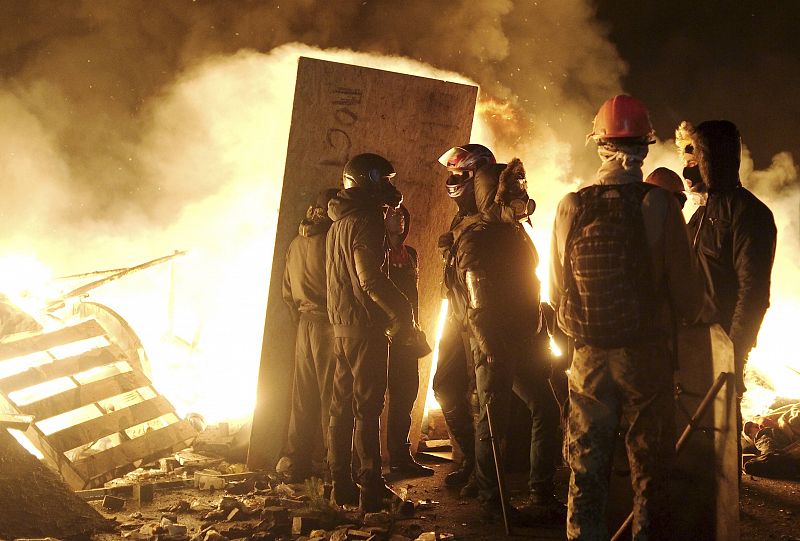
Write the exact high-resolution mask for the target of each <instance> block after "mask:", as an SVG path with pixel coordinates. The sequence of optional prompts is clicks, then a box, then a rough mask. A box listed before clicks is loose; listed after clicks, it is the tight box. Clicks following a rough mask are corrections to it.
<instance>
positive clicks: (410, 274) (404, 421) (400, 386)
mask: <svg viewBox="0 0 800 541" xmlns="http://www.w3.org/2000/svg"><path fill="white" fill-rule="evenodd" d="M385 223H386V238H387V240H388V247H389V254H388V258H387V272H388V274H389V279H390V280H391V281H392V283H394V285H396V286H397V289H399V290H400V291H401V292H402V293H403V295H405V296H406V298H407V299H408V300H409V302H410V303H411V309H412V311H413V314H414V319H415V320H417V319H418V317H419V290H418V289H417V282H418V281H419V258H418V257H417V251H416V250H415V249H414V248H412V247H411V246H409V245H407V244H405V240H406V238H407V237H408V231H409V227H410V226H411V214H410V213H409V212H408V209H407V208H406V207H405V206H403V205H400V208H398V209H393V208H391V207H390V208H388V209H387V210H386V218H385ZM417 355H418V352H417V351H416V348H414V347H413V346H410V345H407V344H399V343H394V342H393V343H391V344H390V345H389V376H388V378H389V380H388V388H389V393H388V397H389V412H388V419H387V423H386V443H387V446H388V448H389V469H390V470H391V471H392V472H394V473H399V474H401V475H405V476H410V477H422V476H429V475H433V474H434V471H433V469H432V468H428V467H427V466H423V465H422V464H420V463H418V462H417V461H416V460H414V457H413V456H411V443H410V442H409V441H408V432H409V429H410V428H411V410H412V409H413V407H414V400H415V399H416V398H417V393H418V391H419V357H418V356H417Z"/></svg>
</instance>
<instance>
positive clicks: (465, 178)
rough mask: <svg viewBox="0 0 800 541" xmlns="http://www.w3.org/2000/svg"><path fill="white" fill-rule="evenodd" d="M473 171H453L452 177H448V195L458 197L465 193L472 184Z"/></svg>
mask: <svg viewBox="0 0 800 541" xmlns="http://www.w3.org/2000/svg"><path fill="white" fill-rule="evenodd" d="M472 180H473V172H472V171H462V172H461V173H458V174H456V173H451V174H450V178H448V179H447V184H446V185H445V187H446V188H447V195H448V196H450V197H452V198H456V197H461V196H462V195H464V192H465V191H466V190H467V188H468V187H469V186H470V184H472Z"/></svg>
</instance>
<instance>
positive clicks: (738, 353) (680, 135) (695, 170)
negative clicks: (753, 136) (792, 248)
mask: <svg viewBox="0 0 800 541" xmlns="http://www.w3.org/2000/svg"><path fill="white" fill-rule="evenodd" d="M681 142H682V143H683V144H681ZM676 143H678V145H679V151H680V153H681V155H682V157H683V160H684V164H685V165H686V167H685V168H684V170H683V171H684V173H683V176H684V177H685V178H686V179H687V180H688V182H689V183H691V185H692V189H693V190H694V191H698V192H702V193H704V194H705V197H704V199H705V204H703V205H701V206H700V207H699V208H698V209H697V210H696V211H695V213H694V215H693V216H692V218H691V219H690V220H689V233H690V235H691V239H692V246H693V248H694V251H695V254H696V256H697V258H698V261H699V263H700V268H701V269H702V270H703V272H704V273H705V277H706V291H707V293H708V297H710V299H711V300H712V301H713V304H714V307H713V308H714V309H713V313H712V314H710V315H707V316H706V317H705V320H706V322H707V323H719V324H720V325H721V326H722V328H723V329H724V330H725V332H727V333H728V336H730V338H731V341H732V342H733V355H734V363H735V368H736V388H737V392H738V394H739V397H741V395H742V394H744V391H745V390H746V388H745V384H744V367H745V363H746V362H747V356H748V354H749V353H750V350H751V349H752V348H753V346H755V344H756V337H757V336H758V330H759V328H760V327H761V322H762V320H763V319H764V313H765V312H766V311H767V308H768V307H769V292H770V277H771V274H772V264H773V261H774V259H775V243H776V236H777V231H776V228H775V219H774V218H773V215H772V211H770V209H769V208H768V207H767V206H766V205H765V204H764V203H762V202H761V201H760V200H759V199H758V198H757V197H756V196H755V195H753V194H752V193H751V192H750V191H748V190H747V189H745V188H744V187H743V186H742V183H741V182H740V180H739V163H740V156H741V150H742V147H741V137H740V135H739V130H738V128H737V127H736V125H735V124H734V123H733V122H729V121H727V120H710V121H706V122H703V123H701V124H699V125H698V126H697V127H696V128H694V127H692V126H691V124H689V123H687V122H684V123H682V124H681V126H680V127H679V128H678V130H677V132H676Z"/></svg>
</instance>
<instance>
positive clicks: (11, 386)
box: [0, 345, 125, 393]
mask: <svg viewBox="0 0 800 541" xmlns="http://www.w3.org/2000/svg"><path fill="white" fill-rule="evenodd" d="M123 360H125V357H124V355H123V353H122V351H121V350H120V349H119V348H118V347H117V346H113V345H112V346H108V347H104V348H100V349H93V350H91V351H87V352H86V353H82V354H80V355H76V356H74V357H66V358H64V359H57V360H55V361H54V362H53V363H51V364H45V365H41V366H36V367H33V368H29V369H28V370H26V371H24V372H20V373H18V374H14V375H12V376H8V377H7V378H5V379H0V392H3V393H10V392H13V391H17V390H19V389H24V388H26V387H30V386H32V385H38V384H39V383H44V382H45V381H50V380H52V379H56V378H61V377H66V376H72V375H74V374H77V373H80V372H83V371H85V370H89V369H91V368H97V367H99V366H105V365H107V364H112V363H115V362H118V361H123Z"/></svg>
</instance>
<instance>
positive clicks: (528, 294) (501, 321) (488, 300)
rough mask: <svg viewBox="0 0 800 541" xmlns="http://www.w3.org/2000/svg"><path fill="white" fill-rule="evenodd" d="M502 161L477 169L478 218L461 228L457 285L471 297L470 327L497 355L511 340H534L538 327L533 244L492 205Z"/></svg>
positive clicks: (483, 346) (486, 349)
mask: <svg viewBox="0 0 800 541" xmlns="http://www.w3.org/2000/svg"><path fill="white" fill-rule="evenodd" d="M520 165H521V164H520ZM506 167H507V166H506V165H505V164H497V165H490V166H485V167H483V168H481V169H480V170H478V171H477V173H476V176H475V199H476V202H477V204H478V209H479V210H480V213H481V218H480V220H478V221H477V222H476V223H475V224H474V225H471V226H469V227H468V228H467V229H466V230H465V231H464V232H463V233H462V234H461V237H460V239H459V241H458V243H457V248H456V271H457V278H458V279H457V284H456V287H457V288H458V289H460V290H461V291H462V292H463V295H464V297H465V298H467V299H473V302H470V303H469V304H468V306H467V324H468V326H469V329H470V333H471V334H472V336H473V338H474V339H475V340H476V342H477V343H478V345H479V347H480V348H481V350H482V352H483V353H484V354H486V355H492V356H496V357H501V358H502V357H503V356H504V355H507V354H509V353H511V352H512V351H513V350H514V349H515V348H514V347H513V346H514V344H516V343H525V342H529V341H531V340H533V338H534V337H535V336H536V335H537V334H538V333H539V329H540V328H541V315H540V314H541V313H540V308H539V291H540V284H539V279H538V278H537V277H536V266H537V265H538V263H539V256H538V254H537V252H536V248H535V247H534V245H533V242H531V240H530V237H528V235H527V234H526V233H525V230H524V229H523V228H522V226H521V225H520V224H519V223H517V222H516V221H513V220H507V219H506V218H504V217H503V213H502V212H499V211H498V210H497V209H496V208H495V203H494V196H495V193H496V191H497V186H498V179H499V178H500V175H501V174H503V172H504V171H505V170H506ZM470 275H471V277H470ZM470 288H472V289H473V290H474V291H473V292H472V293H470Z"/></svg>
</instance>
